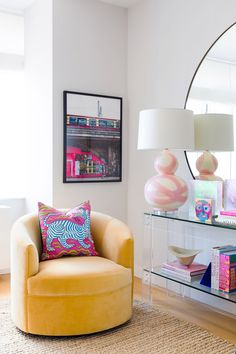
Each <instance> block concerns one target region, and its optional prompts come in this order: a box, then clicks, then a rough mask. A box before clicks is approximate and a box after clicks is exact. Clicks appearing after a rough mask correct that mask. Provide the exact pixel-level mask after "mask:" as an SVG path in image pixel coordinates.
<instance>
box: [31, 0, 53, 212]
mask: <svg viewBox="0 0 236 354" xmlns="http://www.w3.org/2000/svg"><path fill="white" fill-rule="evenodd" d="M25 78H26V110H27V119H28V125H27V134H28V138H29V141H28V146H29V150H28V156H27V161H28V170H27V171H26V175H27V182H28V185H27V187H28V188H27V191H28V195H27V205H28V208H29V210H36V209H37V201H42V202H44V203H48V204H49V205H50V204H52V173H53V165H52V139H53V131H52V103H53V102H52V0H36V1H35V2H34V4H33V5H32V6H31V7H30V8H28V9H27V10H26V12H25Z"/></svg>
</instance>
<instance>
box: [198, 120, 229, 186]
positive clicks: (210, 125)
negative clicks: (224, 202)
mask: <svg viewBox="0 0 236 354" xmlns="http://www.w3.org/2000/svg"><path fill="white" fill-rule="evenodd" d="M194 131H195V150H196V151H204V152H203V154H202V155H201V156H200V157H199V158H198V159H197V161H196V168H197V170H198V171H199V176H196V179H201V180H211V181H214V180H215V181H221V180H222V178H221V177H218V176H215V174H214V172H215V171H216V169H217V167H218V161H217V159H216V157H215V156H214V155H212V154H211V152H210V151H215V152H216V151H233V150H234V124H233V116H232V115H231V114H219V113H207V114H196V115H194Z"/></svg>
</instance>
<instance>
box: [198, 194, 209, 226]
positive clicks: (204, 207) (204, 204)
mask: <svg viewBox="0 0 236 354" xmlns="http://www.w3.org/2000/svg"><path fill="white" fill-rule="evenodd" d="M212 214H213V200H212V199H203V198H196V199H195V219H196V220H198V221H201V222H204V223H211V221H212Z"/></svg>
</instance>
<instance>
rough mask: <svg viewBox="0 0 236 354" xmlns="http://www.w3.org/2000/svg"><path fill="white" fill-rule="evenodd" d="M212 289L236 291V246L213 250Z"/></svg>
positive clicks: (218, 247)
mask: <svg viewBox="0 0 236 354" xmlns="http://www.w3.org/2000/svg"><path fill="white" fill-rule="evenodd" d="M211 287H212V288H213V289H215V290H223V291H225V292H230V291H235V290H236V246H232V245H226V246H217V247H213V248H212V258H211Z"/></svg>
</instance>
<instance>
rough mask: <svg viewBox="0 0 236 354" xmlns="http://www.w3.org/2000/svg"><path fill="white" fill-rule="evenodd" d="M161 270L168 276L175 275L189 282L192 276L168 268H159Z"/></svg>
mask: <svg viewBox="0 0 236 354" xmlns="http://www.w3.org/2000/svg"><path fill="white" fill-rule="evenodd" d="M161 271H162V273H163V274H166V275H169V276H170V277H175V278H177V279H180V280H184V281H187V282H191V280H192V278H191V277H190V276H189V275H185V274H180V273H176V272H175V271H173V270H170V269H166V268H161Z"/></svg>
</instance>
